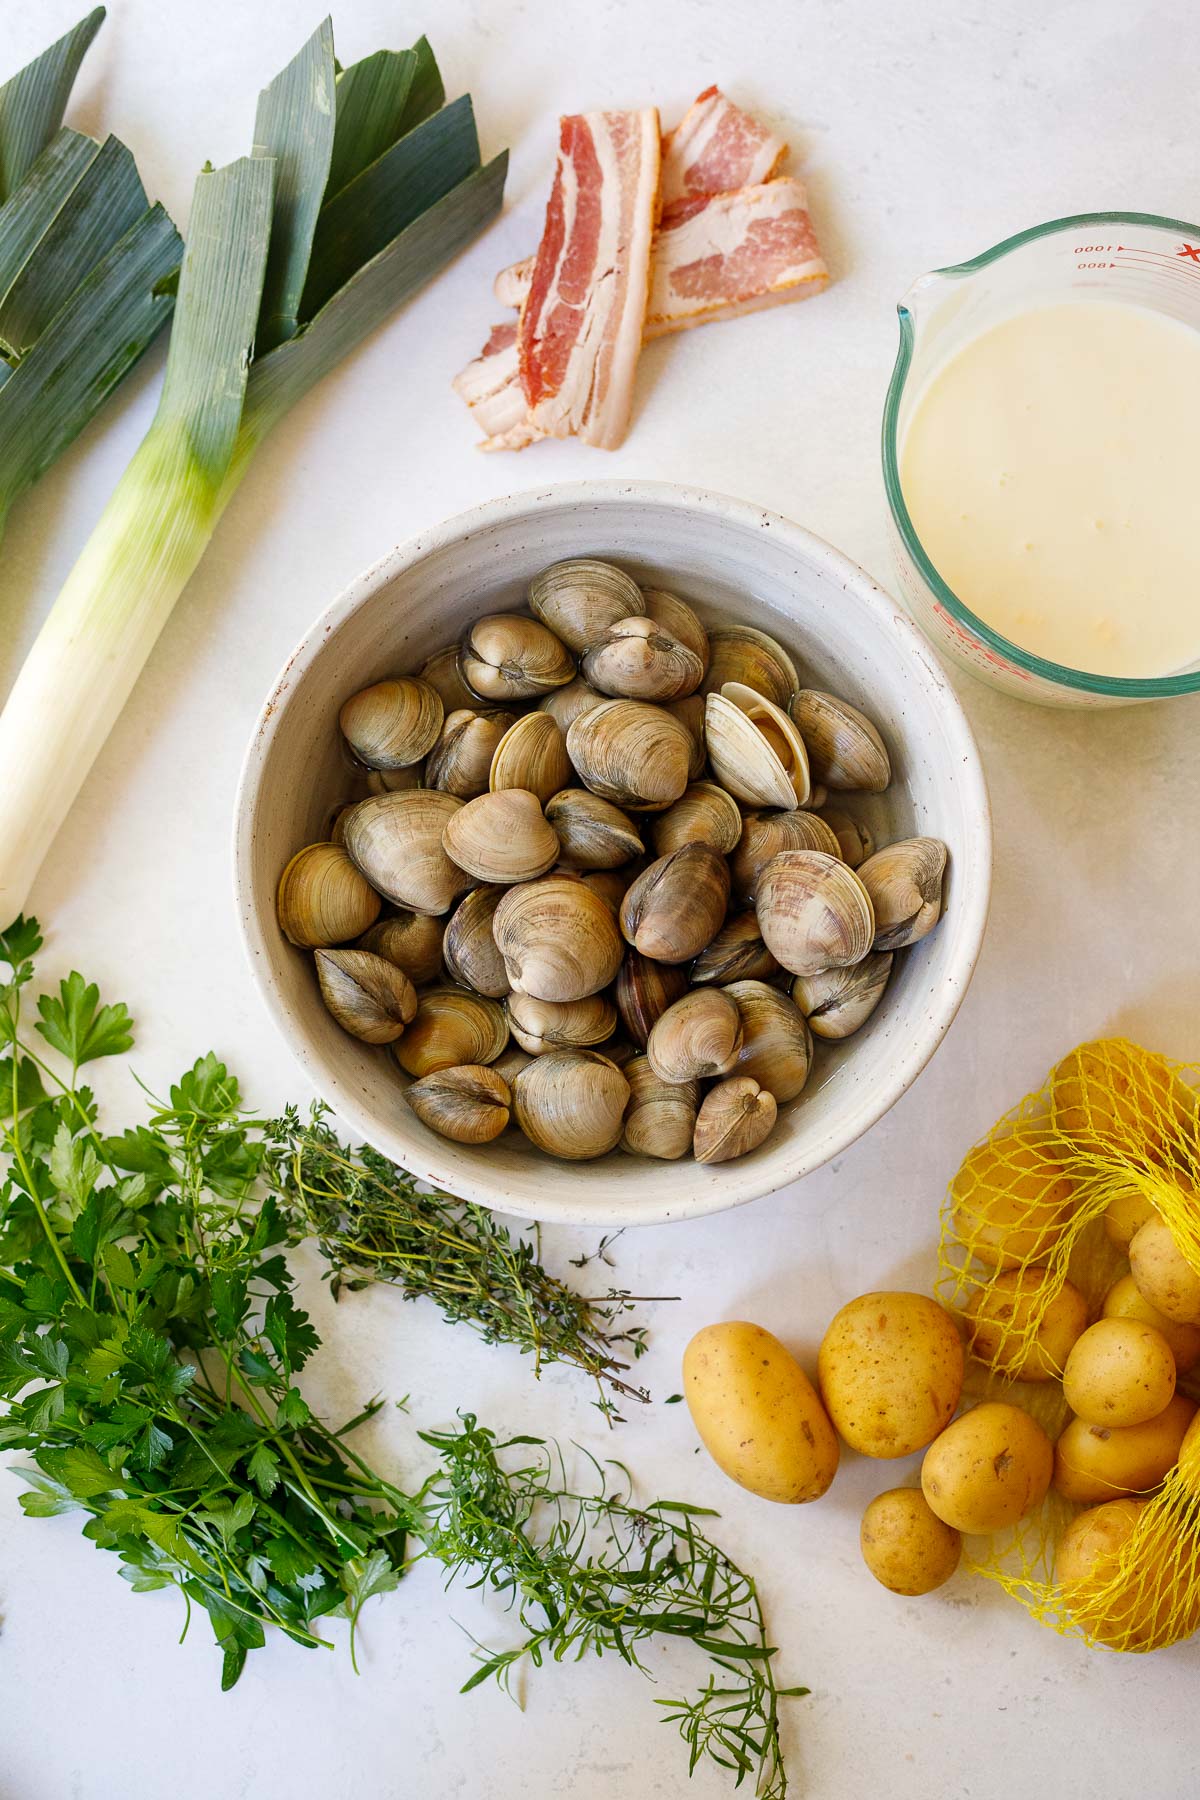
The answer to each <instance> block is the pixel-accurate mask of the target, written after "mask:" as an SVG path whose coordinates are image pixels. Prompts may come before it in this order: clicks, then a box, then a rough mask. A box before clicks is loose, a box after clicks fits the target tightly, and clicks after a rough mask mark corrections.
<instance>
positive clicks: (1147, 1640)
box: [1054, 1500, 1200, 1650]
mask: <svg viewBox="0 0 1200 1800" xmlns="http://www.w3.org/2000/svg"><path fill="white" fill-rule="evenodd" d="M1151 1504H1152V1502H1150V1501H1146V1500H1109V1501H1106V1502H1105V1504H1104V1505H1103V1506H1093V1507H1090V1508H1089V1509H1088V1511H1087V1512H1081V1513H1080V1514H1079V1515H1078V1517H1077V1518H1074V1519H1072V1520H1071V1523H1070V1524H1069V1525H1068V1526H1067V1529H1066V1530H1065V1531H1064V1533H1063V1535H1062V1537H1061V1538H1060V1539H1059V1540H1058V1549H1057V1551H1056V1553H1055V1561H1054V1574H1055V1579H1056V1580H1057V1582H1058V1585H1059V1587H1060V1588H1061V1589H1063V1590H1064V1599H1065V1600H1066V1603H1067V1605H1068V1607H1069V1608H1070V1610H1071V1612H1072V1613H1073V1614H1074V1616H1075V1618H1076V1619H1077V1621H1078V1622H1079V1624H1080V1625H1081V1626H1082V1627H1083V1629H1084V1630H1085V1631H1086V1632H1087V1633H1088V1635H1089V1636H1090V1637H1093V1638H1096V1639H1097V1640H1098V1641H1099V1642H1100V1643H1102V1644H1110V1645H1112V1647H1113V1648H1114V1649H1118V1650H1152V1649H1154V1648H1156V1647H1157V1646H1158V1645H1160V1644H1164V1643H1174V1642H1175V1641H1176V1640H1177V1639H1179V1638H1181V1637H1187V1636H1189V1635H1190V1633H1191V1632H1193V1631H1194V1630H1195V1629H1196V1625H1197V1623H1198V1622H1200V1607H1198V1606H1197V1601H1196V1598H1195V1596H1194V1595H1193V1594H1191V1593H1190V1592H1187V1591H1185V1586H1184V1584H1183V1583H1182V1582H1180V1581H1179V1580H1178V1579H1177V1576H1176V1571H1177V1566H1178V1563H1179V1558H1180V1552H1181V1550H1182V1546H1181V1545H1179V1544H1178V1543H1177V1542H1176V1541H1174V1540H1173V1539H1172V1537H1171V1536H1170V1535H1168V1532H1167V1530H1166V1529H1165V1528H1164V1526H1163V1525H1162V1523H1161V1522H1160V1524H1159V1527H1158V1530H1157V1531H1156V1532H1155V1536H1154V1538H1153V1539H1152V1540H1151V1541H1150V1542H1148V1543H1147V1544H1146V1545H1145V1547H1144V1549H1143V1550H1142V1551H1141V1552H1140V1554H1139V1556H1138V1559H1137V1562H1136V1564H1134V1565H1132V1566H1131V1567H1129V1568H1128V1569H1127V1570H1126V1571H1125V1573H1124V1574H1123V1575H1121V1577H1120V1585H1119V1586H1118V1587H1116V1588H1112V1589H1111V1590H1110V1584H1111V1583H1112V1582H1113V1579H1114V1577H1116V1576H1117V1575H1118V1571H1119V1563H1120V1557H1121V1551H1122V1549H1123V1548H1124V1546H1125V1544H1126V1543H1127V1542H1128V1540H1129V1538H1130V1536H1131V1535H1132V1533H1133V1531H1134V1529H1135V1528H1136V1526H1137V1525H1138V1522H1139V1521H1140V1519H1141V1518H1142V1516H1143V1513H1144V1511H1145V1508H1146V1507H1147V1506H1148V1505H1151ZM1106 1590H1110V1591H1106Z"/></svg>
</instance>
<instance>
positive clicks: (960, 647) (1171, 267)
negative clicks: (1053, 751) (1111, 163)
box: [883, 212, 1200, 706]
mask: <svg viewBox="0 0 1200 1800" xmlns="http://www.w3.org/2000/svg"><path fill="white" fill-rule="evenodd" d="M1078 293H1092V294H1098V295H1099V296H1100V297H1101V298H1103V299H1106V300H1120V301H1124V302H1126V303H1128V304H1132V305H1136V306H1140V307H1144V308H1148V309H1150V310H1152V311H1154V312H1159V313H1163V314H1166V315H1167V316H1168V317H1170V318H1172V319H1177V320H1179V321H1181V322H1182V323H1183V324H1186V325H1190V326H1193V327H1196V328H1200V225H1189V224H1187V223H1185V222H1184V221H1183V220H1181V219H1163V218H1159V217H1158V216H1157V215H1156V214H1154V213H1112V212H1102V213H1077V214H1075V215H1073V216H1072V217H1071V218H1067V219H1052V220H1050V222H1049V223H1048V224H1046V225H1035V226H1033V227H1031V229H1030V230H1028V231H1022V232H1018V233H1017V235H1016V236H1015V237H1010V238H1006V239H1005V240H1004V242H1003V243H1001V244H995V245H993V247H992V248H991V249H990V250H985V251H984V252H983V253H982V255H980V256H975V257H972V258H971V260H970V262H964V263H956V264H954V265H953V266H952V267H951V268H947V269H935V270H933V272H932V273H931V274H928V275H922V276H921V277H920V278H919V280H917V281H915V282H914V283H913V285H912V287H911V288H910V289H909V290H908V293H907V294H905V296H904V298H903V299H902V300H901V301H900V303H899V306H898V307H897V309H896V310H897V312H898V313H899V317H900V347H899V350H898V352H897V355H896V364H895V367H894V369H893V370H892V379H891V383H890V385H889V387H888V392H887V400H886V402H885V404H884V410H883V479H884V485H885V487H886V489H887V498H888V506H889V508H890V510H891V520H892V547H893V551H894V555H895V560H896V567H897V573H898V576H899V582H900V588H901V592H902V594H903V596H904V599H905V602H906V604H907V606H908V609H909V611H910V612H911V613H912V614H913V617H914V618H915V619H916V621H917V623H918V624H919V625H920V626H921V628H922V630H923V631H924V632H925V633H926V635H927V636H928V637H929V638H930V639H932V641H933V643H934V644H935V645H936V646H937V648H938V649H939V650H941V651H942V652H943V653H944V654H945V655H947V656H949V657H950V658H951V659H952V660H953V661H955V662H957V663H959V664H961V666H962V667H963V668H965V669H968V670H970V672H971V673H972V674H973V675H978V676H979V677H981V679H983V680H984V681H987V682H990V683H991V685H992V686H993V687H998V688H1002V689H1003V690H1004V691H1005V692H1007V693H1010V694H1019V695H1020V696H1021V697H1022V698H1023V699H1026V700H1036V701H1040V702H1041V703H1042V704H1043V705H1046V706H1121V705H1128V704H1129V703H1130V702H1131V701H1134V700H1157V699H1162V698H1164V697H1166V696H1170V695H1174V694H1193V693H1196V692H1200V664H1194V665H1192V666H1191V667H1189V668H1188V669H1186V670H1183V671H1180V672H1178V673H1175V674H1171V675H1164V676H1155V677H1152V678H1146V677H1138V678H1130V679H1126V678H1124V677H1121V676H1113V675H1091V674H1087V673H1085V672H1084V671H1082V670H1079V669H1072V668H1068V667H1067V666H1066V665H1065V664H1062V663H1055V662H1048V661H1047V660H1046V659H1045V658H1044V657H1040V656H1035V655H1034V654H1033V653H1032V651H1029V650H1023V649H1022V648H1021V646H1020V645H1019V644H1015V643H1013V642H1012V641H1011V639H1009V638H1006V637H1003V636H1002V635H1001V634H1000V632H998V631H994V630H993V629H992V627H991V626H989V625H986V624H985V623H984V622H983V620H982V619H980V618H978V617H977V616H976V614H975V613H973V612H972V611H971V609H970V608H969V607H968V606H966V605H965V604H964V603H963V601H962V600H961V599H959V597H958V595H957V594H955V593H953V592H952V591H951V589H950V588H949V587H948V586H947V584H946V583H945V582H944V581H943V580H942V578H941V576H940V575H939V574H938V572H937V570H936V569H935V568H934V566H933V563H932V561H931V560H930V558H929V556H928V554H927V553H926V551H925V549H924V547H923V545H922V543H921V540H920V538H919V537H918V535H917V532H916V529H915V527H914V525H913V521H912V518H911V516H910V514H909V511H908V507H907V506H906V504H905V500H904V494H903V492H902V490H901V486H900V473H899V465H900V446H901V444H902V442H903V439H904V433H905V431H906V429H907V426H908V421H909V418H910V417H911V414H912V409H913V406H914V404H915V402H916V400H917V399H918V397H919V396H920V394H921V393H922V392H923V390H924V388H925V387H926V385H927V383H928V382H929V381H930V380H931V379H932V377H933V376H934V375H936V374H937V372H938V370H939V369H941V368H942V367H943V365H944V364H945V363H946V362H947V361H948V360H949V359H950V357H952V356H953V355H955V353H956V352H957V351H959V350H960V349H962V347H963V345H964V344H966V343H967V342H968V341H969V340H970V339H972V338H975V337H978V336H979V335H980V334H981V333H982V332H984V331H987V330H988V329H989V328H990V327H991V326H993V325H997V324H999V323H1000V322H1001V321H1002V320H1004V319H1007V318H1011V317H1012V316H1013V314H1014V313H1017V312H1021V311H1024V310H1026V309H1027V308H1030V307H1033V306H1041V305H1045V304H1047V303H1051V302H1054V301H1057V300H1063V299H1066V298H1069V297H1070V296H1071V295H1073V294H1078ZM1183 578H1184V579H1186V576H1185V577H1183Z"/></svg>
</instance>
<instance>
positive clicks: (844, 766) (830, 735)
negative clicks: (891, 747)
mask: <svg viewBox="0 0 1200 1800" xmlns="http://www.w3.org/2000/svg"><path fill="white" fill-rule="evenodd" d="M788 710H789V711H790V713H791V715H792V719H793V720H794V722H795V724H796V727H797V729H798V730H799V732H800V736H801V737H802V738H803V739H804V744H805V748H806V749H807V751H808V760H809V763H810V764H811V766H812V772H813V774H814V776H815V777H816V779H817V780H818V781H822V782H824V784H825V786H826V787H829V788H836V789H838V790H839V791H840V790H842V789H844V788H862V789H864V790H865V791H866V792H867V793H869V794H882V792H883V790H884V788H885V787H886V786H887V785H888V782H889V781H890V780H891V779H892V765H891V763H890V761H889V760H888V753H887V749H886V747H885V745H884V741H883V739H882V738H881V737H880V735H879V733H878V732H877V731H876V729H875V727H874V725H872V723H871V721H870V719H868V718H867V716H866V714H865V713H860V712H859V710H858V708H857V707H856V706H851V704H850V702H849V701H848V700H839V699H838V697H837V695H836V694H823V693H821V692H820V690H819V689H818V688H801V689H800V690H799V692H798V693H795V694H793V695H792V700H791V705H790V707H789V709H788Z"/></svg>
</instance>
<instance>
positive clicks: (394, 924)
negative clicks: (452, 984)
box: [358, 912, 445, 987]
mask: <svg viewBox="0 0 1200 1800" xmlns="http://www.w3.org/2000/svg"><path fill="white" fill-rule="evenodd" d="M444 929H445V927H444V926H443V924H442V921H441V920H440V919H435V918H431V917H430V916H429V914H428V913H415V912H402V913H397V914H396V916H395V918H394V919H380V921H379V923H378V924H377V925H372V927H371V929H370V931H368V932H366V933H364V935H363V936H362V937H360V938H359V940H358V948H359V949H360V950H370V951H372V952H373V953H374V954H375V955H376V956H384V957H386V958H387V960H388V962H390V963H395V965H396V967H397V968H398V969H403V970H404V973H405V974H406V975H407V976H408V979H409V980H410V981H411V982H412V984H413V986H414V987H424V986H425V985H426V983H427V982H430V981H436V980H437V978H438V976H439V975H440V974H441V972H442V932H443V930H444Z"/></svg>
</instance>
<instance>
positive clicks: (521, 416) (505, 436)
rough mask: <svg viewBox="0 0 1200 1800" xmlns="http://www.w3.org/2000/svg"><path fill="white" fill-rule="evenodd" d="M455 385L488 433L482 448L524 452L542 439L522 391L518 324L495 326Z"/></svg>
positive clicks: (484, 431) (455, 388)
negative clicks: (536, 429) (528, 445)
mask: <svg viewBox="0 0 1200 1800" xmlns="http://www.w3.org/2000/svg"><path fill="white" fill-rule="evenodd" d="M451 386H452V387H453V388H454V391H455V393H456V394H457V395H458V396H459V397H460V399H462V400H465V401H466V403H467V405H468V406H469V407H470V409H471V416H472V418H473V419H474V420H475V423H476V424H477V425H478V426H479V429H480V430H481V431H482V432H483V434H484V439H485V442H484V443H483V444H481V445H480V448H481V449H483V450H523V449H524V448H525V446H526V445H527V444H532V443H535V442H536V441H537V439H538V438H539V437H540V436H541V433H540V432H538V431H535V430H534V427H533V423H532V421H531V419H530V417H529V408H528V407H527V406H526V404H525V396H524V394H523V393H522V392H521V376H520V371H519V369H518V367H517V326H516V322H515V321H511V322H509V323H508V324H505V325H493V327H492V334H491V336H490V337H489V338H488V341H487V343H486V344H485V345H484V346H483V349H482V350H481V351H480V353H479V355H478V356H477V357H476V358H475V360H474V362H469V363H468V364H467V366H466V368H465V369H463V370H462V371H461V372H460V373H459V374H458V375H456V376H455V377H454V380H453V382H452V383H451Z"/></svg>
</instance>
